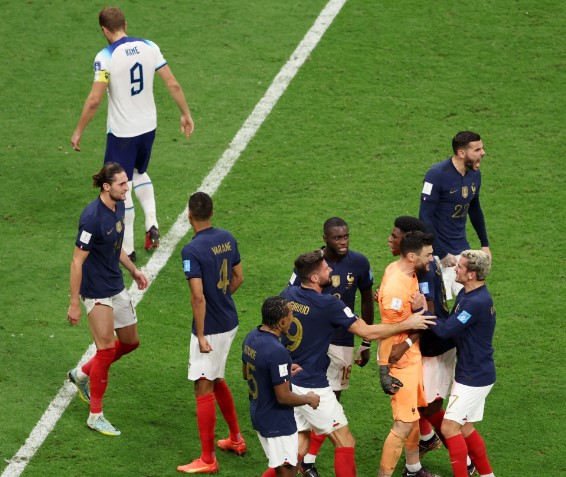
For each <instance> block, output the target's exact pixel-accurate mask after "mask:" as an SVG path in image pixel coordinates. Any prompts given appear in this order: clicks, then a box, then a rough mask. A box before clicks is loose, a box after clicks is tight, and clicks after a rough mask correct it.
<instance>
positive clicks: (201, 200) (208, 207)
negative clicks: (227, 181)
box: [189, 192, 213, 220]
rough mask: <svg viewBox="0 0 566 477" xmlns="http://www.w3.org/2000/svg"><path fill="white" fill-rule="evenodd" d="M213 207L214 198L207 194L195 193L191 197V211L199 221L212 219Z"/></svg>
mask: <svg viewBox="0 0 566 477" xmlns="http://www.w3.org/2000/svg"><path fill="white" fill-rule="evenodd" d="M212 206H213V204H212V197H210V196H209V195H208V194H207V193H206V192H195V193H194V194H192V195H191V196H190V197H189V211H190V212H191V215H192V216H193V217H194V218H195V219H197V220H206V219H210V217H212Z"/></svg>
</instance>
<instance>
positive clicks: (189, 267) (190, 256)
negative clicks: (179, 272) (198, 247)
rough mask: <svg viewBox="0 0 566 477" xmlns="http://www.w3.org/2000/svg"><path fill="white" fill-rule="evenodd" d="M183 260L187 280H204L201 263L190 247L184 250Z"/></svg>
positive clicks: (182, 253)
mask: <svg viewBox="0 0 566 477" xmlns="http://www.w3.org/2000/svg"><path fill="white" fill-rule="evenodd" d="M181 258H182V260H183V271H184V272H185V278H186V279H187V280H190V279H191V278H202V268H201V265H200V261H199V259H198V257H197V256H196V254H195V253H194V251H193V250H192V248H191V247H190V246H188V245H187V246H186V247H185V248H184V249H183V251H182V252H181Z"/></svg>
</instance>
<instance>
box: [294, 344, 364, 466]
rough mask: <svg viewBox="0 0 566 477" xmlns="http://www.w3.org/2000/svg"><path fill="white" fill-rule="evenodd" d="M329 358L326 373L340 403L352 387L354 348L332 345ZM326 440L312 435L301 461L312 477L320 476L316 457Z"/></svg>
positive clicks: (320, 436) (318, 435)
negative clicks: (345, 391)
mask: <svg viewBox="0 0 566 477" xmlns="http://www.w3.org/2000/svg"><path fill="white" fill-rule="evenodd" d="M327 354H328V357H329V358H330V364H329V366H328V369H327V371H326V377H327V378H328V383H329V385H330V387H331V388H332V391H333V392H334V394H335V395H336V399H337V400H338V401H340V396H341V394H342V391H343V390H345V389H348V387H349V386H350V374H351V372H352V363H353V348H352V347H351V346H338V345H333V344H331V345H330V346H329V348H328V353H327ZM325 439H326V435H325V434H316V433H315V432H312V433H311V440H310V446H309V450H308V452H307V454H306V455H305V456H304V457H303V459H302V461H301V468H302V469H303V470H304V471H305V470H310V473H311V474H312V477H316V476H318V471H317V470H316V467H315V462H316V456H317V455H318V452H319V451H320V448H321V446H322V444H323V442H324V440H325Z"/></svg>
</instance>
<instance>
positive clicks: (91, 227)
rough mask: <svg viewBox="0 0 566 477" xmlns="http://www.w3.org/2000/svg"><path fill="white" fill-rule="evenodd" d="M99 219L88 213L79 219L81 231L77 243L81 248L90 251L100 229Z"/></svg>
mask: <svg viewBox="0 0 566 477" xmlns="http://www.w3.org/2000/svg"><path fill="white" fill-rule="evenodd" d="M97 224H98V220H97V219H96V217H95V216H94V215H86V216H85V217H81V219H80V221H79V233H78V234H77V240H76V241H75V245H76V246H77V247H79V248H80V249H81V250H85V251H87V252H88V251H90V250H91V249H92V245H93V243H94V240H95V238H96V232H97V230H98V225H97Z"/></svg>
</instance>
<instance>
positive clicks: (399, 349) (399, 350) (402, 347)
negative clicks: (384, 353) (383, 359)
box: [389, 341, 409, 364]
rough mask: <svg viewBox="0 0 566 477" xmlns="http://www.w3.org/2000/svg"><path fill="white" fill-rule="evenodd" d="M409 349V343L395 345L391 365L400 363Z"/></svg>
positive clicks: (390, 355)
mask: <svg viewBox="0 0 566 477" xmlns="http://www.w3.org/2000/svg"><path fill="white" fill-rule="evenodd" d="M408 349H409V343H407V342H405V341H403V342H401V343H397V344H396V345H393V348H391V353H389V364H395V363H396V362H397V361H399V360H400V359H401V358H402V357H403V355H404V354H405V352H406V351H407V350H408Z"/></svg>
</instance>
